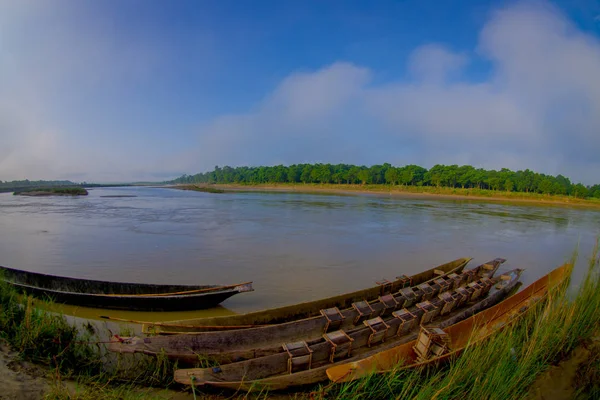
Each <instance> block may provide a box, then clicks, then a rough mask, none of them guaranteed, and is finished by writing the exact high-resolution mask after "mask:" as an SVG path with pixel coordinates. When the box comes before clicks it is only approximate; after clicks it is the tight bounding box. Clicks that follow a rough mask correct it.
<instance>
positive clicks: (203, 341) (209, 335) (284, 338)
mask: <svg viewBox="0 0 600 400" xmlns="http://www.w3.org/2000/svg"><path fill="white" fill-rule="evenodd" d="M503 262H504V259H500V258H498V259H495V260H492V261H490V262H488V263H485V264H482V265H480V266H478V267H476V268H474V269H472V270H468V271H463V272H462V273H461V274H460V275H459V274H454V273H452V275H451V276H452V277H454V278H455V279H456V280H450V279H447V278H448V276H449V275H448V274H444V275H440V276H437V277H436V278H434V280H430V281H427V282H423V283H421V284H419V285H418V286H413V287H412V288H411V290H410V291H408V292H406V289H403V290H404V291H405V293H407V295H408V294H414V297H412V298H410V299H409V298H407V297H405V296H404V295H403V294H402V292H397V293H396V294H395V295H393V296H394V297H393V298H394V300H393V301H395V303H394V304H396V306H395V307H394V308H393V309H391V308H387V309H386V308H385V306H384V303H382V302H381V301H379V300H376V301H373V302H371V303H370V304H369V305H368V306H366V308H368V309H369V315H366V314H363V315H362V316H361V315H359V309H357V308H354V307H351V308H347V309H345V310H342V311H340V312H339V313H340V314H339V315H341V316H342V317H343V320H342V321H339V323H338V324H337V325H339V326H337V327H336V329H345V330H348V329H353V328H355V327H356V324H359V325H360V326H361V327H363V323H362V322H363V320H366V319H369V318H374V317H377V316H380V315H381V316H384V315H383V314H386V315H387V316H390V314H391V313H392V312H393V311H394V310H395V309H396V308H403V307H410V306H411V305H413V304H416V303H418V302H420V301H421V300H422V298H423V296H424V295H425V293H424V290H428V291H429V293H428V295H429V296H431V297H435V296H437V295H438V293H439V292H440V290H442V286H440V285H444V288H450V286H451V285H453V286H460V285H463V284H467V283H469V282H470V281H472V280H474V279H476V278H479V277H483V276H488V277H490V276H492V275H493V274H494V273H495V271H496V270H497V269H498V267H499V266H500V264H502V263H503ZM436 281H438V282H439V284H438V283H435V282H436ZM388 298H389V296H388ZM435 298H436V299H437V297H435ZM437 300H438V301H441V300H440V299H437ZM363 304H364V303H363ZM328 328H329V325H328V317H326V316H324V315H320V316H317V317H310V318H304V319H299V320H295V321H290V322H286V323H282V324H272V325H268V326H259V327H254V328H247V329H237V330H227V331H219V332H196V333H193V334H179V335H169V336H157V337H148V338H143V339H142V338H122V337H114V338H113V340H112V342H111V343H110V344H109V346H108V349H109V350H110V351H113V352H118V353H143V354H147V355H158V354H162V353H164V354H166V355H167V356H168V357H169V358H170V359H174V360H179V361H180V362H183V363H187V364H195V363H196V362H197V361H198V355H199V354H201V355H202V357H203V358H208V359H210V360H212V361H214V362H217V363H219V364H226V363H230V362H235V361H241V360H246V359H250V358H256V357H262V356H265V355H269V354H276V353H279V352H281V351H282V348H281V345H282V343H289V342H294V341H297V340H304V341H310V340H313V339H317V338H321V336H322V334H323V332H325V331H327V330H328ZM329 330H334V329H329Z"/></svg>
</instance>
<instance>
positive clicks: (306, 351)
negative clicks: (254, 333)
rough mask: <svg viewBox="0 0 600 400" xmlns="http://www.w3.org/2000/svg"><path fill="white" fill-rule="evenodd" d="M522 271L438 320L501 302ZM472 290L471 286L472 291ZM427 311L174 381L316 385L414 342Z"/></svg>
mask: <svg viewBox="0 0 600 400" xmlns="http://www.w3.org/2000/svg"><path fill="white" fill-rule="evenodd" d="M520 274H521V270H513V271H510V272H509V273H507V275H503V276H502V277H498V278H494V280H493V281H492V283H493V284H494V285H495V287H494V288H493V291H490V292H489V295H488V296H487V297H485V298H484V299H483V300H478V301H476V302H475V303H471V304H472V305H471V306H470V307H468V308H466V309H462V310H457V311H455V312H453V313H450V314H448V315H447V316H445V317H444V318H440V319H439V321H438V323H439V325H440V326H442V327H444V326H449V325H453V324H455V323H456V322H458V321H461V320H463V319H465V318H468V317H470V316H471V315H473V314H474V313H476V312H479V311H481V310H482V309H485V308H487V307H490V306H492V305H494V304H496V303H497V302H499V301H501V300H502V298H504V297H505V296H506V295H507V294H508V293H509V292H510V291H511V290H512V289H514V287H515V286H516V285H517V283H518V279H519V277H520ZM485 279H487V278H483V279H481V280H478V281H476V282H474V283H476V284H477V285H478V286H479V287H481V286H483V285H484V280H485ZM470 293H471V292H470ZM474 293H475V290H474V291H473V292H472V293H471V294H474ZM425 315H426V312H420V313H418V314H417V315H414V314H413V316H414V317H415V318H412V319H410V318H407V319H404V317H406V312H405V311H404V310H402V312H401V313H400V315H397V319H398V320H399V323H396V324H395V327H391V326H390V327H388V328H385V326H383V325H382V324H378V325H379V327H382V326H383V327H384V329H379V327H376V326H374V325H371V327H373V328H374V329H373V330H372V333H371V334H370V335H368V336H367V337H365V336H364V335H362V334H358V332H356V331H355V332H352V331H350V332H347V333H346V332H344V331H334V332H331V333H326V334H324V335H323V339H322V340H319V341H318V343H314V344H312V343H307V342H300V343H298V342H296V343H282V345H283V346H282V347H283V351H282V352H280V353H278V354H273V355H268V356H264V357H258V358H254V359H251V360H246V361H241V362H235V363H231V364H226V365H221V366H218V367H213V368H192V369H179V370H176V371H175V380H176V381H177V382H179V383H182V384H186V385H194V386H202V385H208V386H213V387H217V388H226V389H232V390H244V391H255V390H281V389H286V388H289V387H292V386H301V385H308V384H314V383H317V382H320V381H323V380H325V379H327V374H326V370H327V368H329V367H331V366H335V365H338V364H342V363H347V362H348V361H353V360H359V359H362V358H364V357H369V356H371V355H373V354H375V353H377V352H380V351H382V350H387V349H389V348H392V347H396V346H398V345H399V344H401V343H405V342H408V341H411V340H413V339H414V338H415V337H416V335H417V333H416V331H417V326H418V324H419V322H420V319H422V318H423V317H424V316H425ZM411 321H414V322H411ZM390 322H391V321H390ZM382 333H383V334H382Z"/></svg>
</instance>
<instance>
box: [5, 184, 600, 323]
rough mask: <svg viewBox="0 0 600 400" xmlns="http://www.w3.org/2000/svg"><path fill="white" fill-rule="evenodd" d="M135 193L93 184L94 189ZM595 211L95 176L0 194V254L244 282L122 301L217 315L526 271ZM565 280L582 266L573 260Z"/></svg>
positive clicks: (115, 276)
mask: <svg viewBox="0 0 600 400" xmlns="http://www.w3.org/2000/svg"><path fill="white" fill-rule="evenodd" d="M122 195H127V196H135V197H103V196H122ZM598 234H600V211H598V210H586V209H577V208H565V207H557V206H534V205H522V204H512V205H511V204H498V203H485V202H475V201H465V200H432V199H415V198H401V197H389V196H374V195H360V196H334V195H320V194H298V193H260V192H252V193H225V194H211V193H197V192H188V191H179V190H173V189H165V188H106V189H93V190H90V195H89V196H87V197H75V198H71V197H21V196H12V195H11V194H0V265H5V266H8V267H13V268H20V269H25V270H31V271H36V272H43V273H51V274H56V275H65V276H73V277H78V278H89V279H101V280H113V281H130V282H146V283H183V284H196V283H197V284H221V283H222V284H232V283H237V282H244V281H249V280H252V281H254V287H255V289H256V291H255V292H253V293H245V294H240V295H236V296H234V297H232V298H231V299H229V300H227V301H225V302H224V303H223V305H222V307H219V308H216V309H212V310H205V311H195V312H177V313H134V312H127V311H112V310H111V311H107V310H96V309H87V308H83V307H71V306H61V309H62V310H63V311H65V312H67V313H69V314H74V315H77V316H80V317H83V318H98V317H99V316H100V315H110V316H113V317H119V318H127V319H136V320H143V321H156V320H168V319H181V318H191V317H197V316H213V315H226V314H228V313H238V312H247V311H252V310H257V309H262V308H267V307H273V306H280V305H284V304H291V303H294V302H299V301H305V300H310V299H315V298H320V297H326V296H331V295H334V294H336V293H343V292H346V291H350V290H355V289H359V288H362V287H365V286H368V285H371V284H372V283H373V282H374V281H375V280H378V279H381V278H383V277H385V278H388V279H391V278H394V277H395V276H397V275H400V274H403V273H404V274H412V273H415V272H418V271H420V270H423V269H428V268H431V267H432V266H434V265H438V264H441V263H444V262H446V261H449V260H452V259H456V258H459V257H474V260H473V261H472V264H471V265H476V264H477V263H481V262H484V261H487V260H489V259H491V258H494V257H504V258H507V259H508V262H507V263H506V264H504V266H503V267H502V269H510V268H515V267H521V268H526V269H527V270H526V272H525V275H524V279H523V280H524V283H528V282H531V281H533V280H535V279H537V278H538V277H539V276H541V275H543V274H544V273H546V272H547V271H549V270H551V269H552V268H554V267H556V266H558V265H559V264H561V263H562V262H564V261H565V260H567V259H568V258H569V257H570V256H571V254H572V253H573V251H574V250H575V249H576V248H577V246H578V245H579V250H580V253H581V254H582V255H587V254H589V253H590V250H591V247H592V244H593V242H594V239H595V237H596V236H597V235H598ZM580 264H581V265H580V266H579V267H578V269H576V271H575V281H576V280H577V277H578V276H581V275H582V274H583V268H582V267H583V262H582V263H580Z"/></svg>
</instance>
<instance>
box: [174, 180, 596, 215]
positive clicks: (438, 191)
mask: <svg viewBox="0 0 600 400" xmlns="http://www.w3.org/2000/svg"><path fill="white" fill-rule="evenodd" d="M166 187H172V188H176V189H182V190H196V191H200V192H213V193H221V191H240V192H244V191H247V192H256V191H258V192H295V193H308V194H315V193H322V194H336V195H378V196H393V197H398V198H402V197H404V198H413V199H434V200H472V201H485V202H499V203H521V204H532V205H536V204H537V205H557V206H573V207H585V208H593V209H600V199H598V200H596V199H579V198H575V197H571V196H559V195H542V194H538V193H520V192H498V191H493V190H483V189H456V188H444V187H439V188H438V187H432V186H400V185H397V186H390V185H347V184H335V185H334V184H310V183H309V184H295V183H294V184H292V183H290V184H286V183H276V184H273V183H269V184H257V185H240V184H210V185H189V184H185V185H169V186H166Z"/></svg>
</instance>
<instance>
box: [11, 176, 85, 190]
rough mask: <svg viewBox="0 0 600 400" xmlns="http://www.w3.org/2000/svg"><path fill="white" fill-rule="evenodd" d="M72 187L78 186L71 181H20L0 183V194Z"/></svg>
mask: <svg viewBox="0 0 600 400" xmlns="http://www.w3.org/2000/svg"><path fill="white" fill-rule="evenodd" d="M65 186H66V187H73V186H79V185H78V184H76V183H73V182H71V181H30V180H29V179H25V180H21V181H6V182H2V181H0V192H14V191H20V190H25V189H33V188H41V187H44V188H53V187H65Z"/></svg>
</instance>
